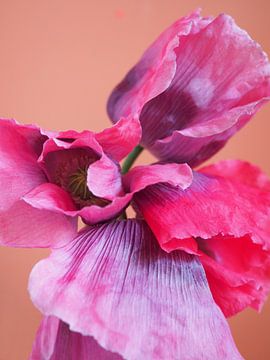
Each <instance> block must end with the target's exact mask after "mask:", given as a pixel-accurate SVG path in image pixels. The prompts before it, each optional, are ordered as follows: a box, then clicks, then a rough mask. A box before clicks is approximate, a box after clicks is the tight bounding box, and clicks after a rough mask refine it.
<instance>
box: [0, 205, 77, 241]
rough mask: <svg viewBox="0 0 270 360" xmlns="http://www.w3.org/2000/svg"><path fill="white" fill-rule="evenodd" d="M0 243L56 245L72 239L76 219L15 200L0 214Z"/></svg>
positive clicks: (75, 227) (74, 232)
mask: <svg viewBox="0 0 270 360" xmlns="http://www.w3.org/2000/svg"><path fill="white" fill-rule="evenodd" d="M0 228H1V232H0V244H1V245H6V246H14V247H50V246H58V245H60V244H63V243H65V242H68V241H70V240H71V239H72V238H74V236H75V234H76V230H77V222H76V219H71V218H68V217H66V216H64V215H62V214H55V213H53V212H51V211H46V210H38V209H35V208H33V207H32V206H30V205H28V204H26V203H25V202H24V201H22V200H21V201H17V202H15V203H14V204H13V206H11V207H10V208H9V209H8V210H7V211H5V212H2V213H1V214H0Z"/></svg>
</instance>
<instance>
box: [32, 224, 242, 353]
mask: <svg viewBox="0 0 270 360" xmlns="http://www.w3.org/2000/svg"><path fill="white" fill-rule="evenodd" d="M29 291H30V294H31V298H32V301H33V302H34V304H35V305H36V306H37V307H38V308H39V309H40V310H41V311H42V312H43V314H45V315H46V316H54V317H56V318H58V319H61V321H60V322H59V320H58V321H57V319H54V320H48V318H47V320H46V319H45V320H44V321H45V324H44V323H43V325H41V330H40V331H39V333H38V335H37V339H36V343H35V346H34V354H35V356H34V355H33V356H32V360H36V359H50V360H51V359H56V358H57V360H59V359H62V358H63V357H61V356H60V357H59V358H58V357H55V356H56V355H55V354H59V353H60V354H61V353H62V351H63V353H65V352H64V351H68V349H70V348H71V347H72V350H70V353H69V354H70V356H72V354H74V353H75V352H76V354H82V353H84V354H86V351H89V352H88V353H87V355H85V358H91V351H92V353H93V352H94V351H95V345H93V339H91V336H92V337H94V338H95V339H96V341H97V342H98V343H99V345H100V346H101V347H102V348H104V349H106V350H107V351H109V352H116V353H118V354H119V355H121V357H119V358H122V357H123V358H124V359H130V360H135V359H146V360H150V359H151V360H152V359H175V360H176V359H202V358H203V359H209V360H210V359H228V360H229V359H230V360H231V359H241V358H242V357H241V356H240V354H239V353H238V351H237V349H236V347H235V345H234V343H233V340H232V337H231V334H230V331H229V327H228V324H227V322H226V320H225V318H224V316H223V314H222V312H221V311H220V309H219V307H218V306H217V305H216V304H215V302H214V300H213V298H212V295H211V292H210V290H209V287H208V283H207V280H206V276H205V272H204V270H203V267H202V265H201V263H200V260H199V258H198V257H197V256H195V255H190V254H187V253H185V252H183V251H181V250H177V251H173V252H171V253H166V252H165V251H163V250H162V249H161V248H160V247H159V245H158V242H157V241H156V239H155V237H154V235H153V233H152V232H151V230H150V229H149V228H148V226H147V225H146V223H145V222H144V221H143V220H136V219H128V220H114V221H112V222H109V223H104V224H97V225H93V226H91V227H88V228H86V229H83V230H82V231H81V232H80V233H79V235H78V236H77V237H76V238H75V239H73V240H72V241H71V242H69V243H68V244H66V245H65V246H63V247H61V248H58V249H54V250H53V251H52V254H51V256H50V257H49V258H47V259H45V260H42V261H40V262H39V263H38V264H37V265H36V266H35V267H34V269H33V270H32V273H31V276H30V282H29ZM51 321H53V324H52V325H50V323H51ZM55 322H56V323H57V324H56V325H55ZM63 322H64V323H67V324H68V325H69V328H68V326H67V325H65V324H63ZM51 326H52V327H53V329H51ZM55 326H56V327H57V329H55ZM47 333H49V334H50V336H48V334H47ZM76 333H79V334H81V335H79V334H76ZM82 335H84V336H82ZM96 346H97V344H96ZM63 348H64V349H63ZM61 349H62V350H61ZM65 349H66V350H65ZM87 349H88V350H87ZM45 354H46V355H45ZM111 355H112V357H110V356H109V354H108V353H107V354H106V352H105V350H103V353H102V354H100V356H101V357H99V358H98V359H115V358H116V359H118V357H116V355H114V354H111ZM87 356H88V357H87ZM103 356H104V357H103ZM106 356H108V357H106ZM71 358H72V359H75V357H71ZM83 358H84V357H82V359H83ZM93 358H95V357H93ZM63 359H64V358H63Z"/></svg>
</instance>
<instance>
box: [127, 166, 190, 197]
mask: <svg viewBox="0 0 270 360" xmlns="http://www.w3.org/2000/svg"><path fill="white" fill-rule="evenodd" d="M192 177H193V174H192V170H191V168H190V167H189V166H188V165H187V164H162V165H160V164H154V165H150V166H149V165H142V166H136V167H134V168H133V169H131V170H130V171H129V172H128V173H127V174H126V175H125V176H124V179H123V181H124V185H125V187H126V189H128V191H130V192H133V193H135V192H138V191H140V190H142V189H145V188H146V187H147V186H149V185H153V184H157V183H169V184H171V185H174V186H180V187H181V188H182V189H183V190H184V189H186V188H187V187H189V186H190V184H191V183H192Z"/></svg>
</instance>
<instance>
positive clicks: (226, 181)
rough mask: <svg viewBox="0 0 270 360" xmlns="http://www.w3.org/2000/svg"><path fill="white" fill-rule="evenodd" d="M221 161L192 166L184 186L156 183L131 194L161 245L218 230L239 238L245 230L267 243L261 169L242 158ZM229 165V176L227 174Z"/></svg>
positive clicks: (266, 195)
mask: <svg viewBox="0 0 270 360" xmlns="http://www.w3.org/2000/svg"><path fill="white" fill-rule="evenodd" d="M222 164H223V166H224V169H226V170H225V171H224V176H223V173H222ZM222 164H221V165H213V166H212V167H207V168H205V169H202V171H199V172H194V174H193V182H192V184H191V185H190V187H189V188H188V189H186V190H181V189H180V188H176V187H173V186H171V185H169V184H158V185H154V186H151V187H148V188H146V189H145V190H143V191H141V192H139V193H138V194H136V195H135V198H134V199H135V203H136V206H137V207H138V209H139V211H140V212H141V214H142V215H143V217H144V218H145V220H146V221H147V223H148V225H149V226H150V227H151V229H152V231H153V232H154V234H155V235H156V237H157V239H158V240H159V243H160V245H161V246H162V247H163V248H164V249H166V250H168V251H170V250H174V249H175V248H177V247H178V246H179V248H181V241H182V239H184V240H186V239H189V238H196V237H200V238H203V239H209V238H211V237H213V236H216V235H219V234H223V235H232V236H234V237H237V238H240V237H243V236H245V235H246V234H249V235H250V237H251V239H252V241H253V242H254V243H258V244H262V245H263V247H264V248H265V249H270V240H269V235H270V192H269V191H266V190H265V187H266V186H267V187H268V185H265V184H266V183H267V182H266V180H265V175H263V174H262V173H261V172H259V170H258V169H257V168H256V167H255V169H254V171H253V167H252V165H247V164H246V163H243V162H241V161H227V162H222ZM230 167H231V169H232V174H234V176H233V177H232V176H228V177H227V174H228V173H229V168H230ZM247 167H249V169H250V174H251V175H250V180H247V179H246V180H244V181H243V178H244V176H243V175H241V170H242V169H245V174H246V175H247V178H248V171H247ZM237 168H238V171H237ZM211 169H212V170H211ZM218 171H220V172H219V175H218ZM208 173H209V174H208ZM214 173H215V176H214ZM238 173H239V174H240V175H239V177H238V176H237V174H238ZM255 174H257V176H258V180H254V178H255ZM252 181H254V183H253V185H250V183H251V182H252ZM260 184H263V186H262V187H261V186H260ZM172 240H173V243H170V242H171V241H172ZM176 240H178V241H176ZM193 245H194V243H193ZM185 250H188V249H185ZM193 250H194V248H193Z"/></svg>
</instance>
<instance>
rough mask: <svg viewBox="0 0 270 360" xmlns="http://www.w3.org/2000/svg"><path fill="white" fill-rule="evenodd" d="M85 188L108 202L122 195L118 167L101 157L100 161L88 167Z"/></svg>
mask: <svg viewBox="0 0 270 360" xmlns="http://www.w3.org/2000/svg"><path fill="white" fill-rule="evenodd" d="M87 186H88V188H89V190H90V191H91V192H92V193H93V194H94V195H96V196H98V197H101V198H105V199H108V200H113V199H114V198H115V197H116V196H120V195H122V194H123V190H122V177H121V173H120V166H119V165H118V164H116V163H115V162H114V161H112V160H110V159H109V158H108V157H107V156H106V155H103V156H102V157H101V159H100V160H97V161H96V162H94V163H93V164H91V165H90V166H89V168H88V172H87Z"/></svg>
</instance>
